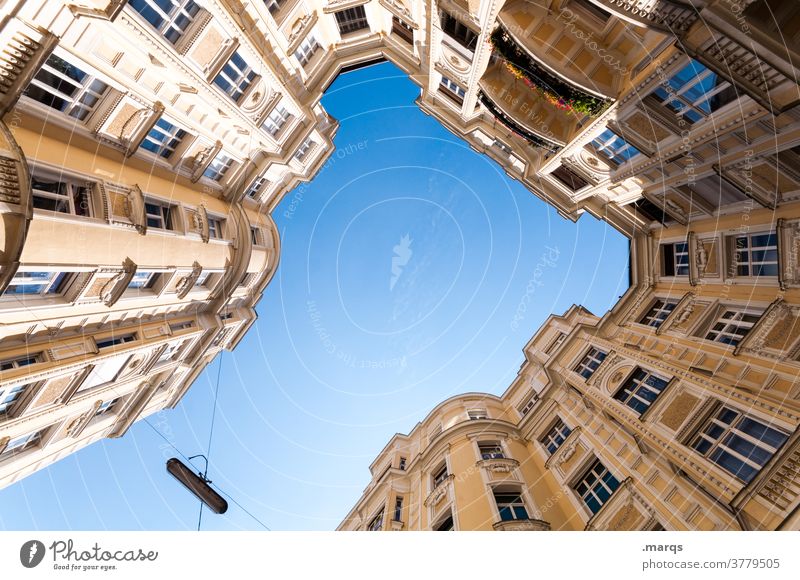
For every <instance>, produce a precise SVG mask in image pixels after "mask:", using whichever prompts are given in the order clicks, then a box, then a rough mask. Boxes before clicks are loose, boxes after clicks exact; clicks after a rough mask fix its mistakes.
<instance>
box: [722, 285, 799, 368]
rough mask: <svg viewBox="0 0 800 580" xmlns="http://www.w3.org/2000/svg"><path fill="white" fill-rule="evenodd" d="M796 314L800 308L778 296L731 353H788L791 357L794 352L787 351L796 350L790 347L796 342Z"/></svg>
mask: <svg viewBox="0 0 800 580" xmlns="http://www.w3.org/2000/svg"><path fill="white" fill-rule="evenodd" d="M798 316H800V309H798V308H793V307H792V306H790V305H789V304H787V303H786V302H784V300H783V298H778V299H777V300H775V301H774V302H773V303H772V304H770V305H769V306H768V307H767V309H766V310H765V311H764V314H762V315H761V318H759V319H758V321H757V322H756V323H755V325H753V328H751V329H750V332H748V333H747V335H746V336H745V337H744V339H742V341H741V342H740V343H739V344H738V345H736V350H734V351H733V354H734V355H739V354H741V353H754V354H761V355H764V356H769V357H771V358H783V357H785V356H787V354H788V356H790V357H791V356H792V355H793V354H794V353H793V352H789V351H794V350H796V349H793V348H792V346H793V345H792V343H794V342H797V340H796V338H795V337H796V335H797V331H796V327H797V325H798ZM765 349H769V350H772V351H773V352H772V353H770V352H769V350H765Z"/></svg>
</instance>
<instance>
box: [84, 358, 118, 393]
mask: <svg viewBox="0 0 800 580" xmlns="http://www.w3.org/2000/svg"><path fill="white" fill-rule="evenodd" d="M131 356H132V355H130V354H128V353H125V354H118V355H116V356H112V357H110V358H107V359H105V360H103V361H100V362H98V363H97V364H95V365H93V366H92V370H91V371H90V372H89V374H88V375H87V376H86V378H85V379H84V380H83V382H82V383H81V386H80V387H78V390H77V391H76V392H78V393H79V392H81V391H86V390H88V389H91V388H94V387H97V386H99V385H105V384H107V383H110V382H112V381H113V380H114V379H116V378H117V375H119V373H120V371H122V369H124V368H125V366H126V365H127V364H128V360H130V359H131Z"/></svg>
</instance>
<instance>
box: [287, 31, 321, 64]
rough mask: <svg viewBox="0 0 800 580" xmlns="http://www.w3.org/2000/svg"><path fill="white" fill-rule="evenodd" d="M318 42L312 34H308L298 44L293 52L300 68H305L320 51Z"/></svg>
mask: <svg viewBox="0 0 800 580" xmlns="http://www.w3.org/2000/svg"><path fill="white" fill-rule="evenodd" d="M320 48H321V47H320V45H319V42H317V38H316V37H315V36H314V35H313V34H309V35H308V36H306V37H305V38H304V39H303V42H301V43H300V46H298V47H297V49H296V50H295V51H294V57H295V58H296V59H297V61H298V62H299V63H300V66H302V67H305V66H306V65H307V64H308V63H309V62H311V59H312V58H313V57H314V53H316V52H317V50H318V49H320Z"/></svg>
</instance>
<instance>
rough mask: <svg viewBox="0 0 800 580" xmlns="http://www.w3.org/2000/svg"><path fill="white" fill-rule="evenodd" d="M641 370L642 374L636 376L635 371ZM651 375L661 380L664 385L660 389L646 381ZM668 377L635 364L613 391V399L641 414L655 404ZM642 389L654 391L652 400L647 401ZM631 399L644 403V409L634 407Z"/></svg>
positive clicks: (668, 380)
mask: <svg viewBox="0 0 800 580" xmlns="http://www.w3.org/2000/svg"><path fill="white" fill-rule="evenodd" d="M639 372H642V373H644V375H643V376H641V377H637V376H636V375H637V373H639ZM651 377H653V378H654V379H656V380H658V381H660V382H663V383H664V385H663V386H662V387H661V389H658V388H656V387H654V386H653V385H651V384H650V383H648V382H647V381H648V380H649V379H650V378H651ZM670 380H671V379H670V378H668V377H665V376H663V375H661V374H659V373H654V372H653V371H651V370H649V369H646V368H644V367H640V366H637V367H635V368H634V369H633V371H632V372H631V374H630V375H629V376H628V377H627V378H626V379H625V380H624V381H623V383H622V384H621V385H620V386H619V388H618V389H617V390H616V391H615V392H614V400H616V401H619V402H620V403H622V404H623V405H625V406H626V407H628V408H630V409H633V410H634V411H637V412H638V413H639V414H640V415H643V414H644V413H645V412H646V411H647V410H648V409H650V407H651V406H652V405H653V404H655V402H656V401H657V400H658V398H659V397H660V396H661V395H662V394H663V392H664V391H665V390H666V389H667V387H668V386H669V382H670ZM642 391H649V392H651V393H654V396H653V400H652V401H648V400H647V399H646V398H643V397H642V396H641V392H642ZM632 401H638V402H639V404H640V405H644V409H641V410H640V409H638V408H637V407H634V406H633V405H631V404H630V403H631V402H632Z"/></svg>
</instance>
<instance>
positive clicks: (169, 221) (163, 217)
mask: <svg viewBox="0 0 800 580" xmlns="http://www.w3.org/2000/svg"><path fill="white" fill-rule="evenodd" d="M144 205H145V221H146V222H147V227H148V228H155V229H158V230H165V231H172V230H174V229H175V224H174V221H175V220H174V219H173V218H174V217H175V216H174V215H173V211H172V210H173V208H174V207H175V206H174V205H173V204H171V203H169V202H168V201H162V200H160V199H154V198H152V197H145V199H144ZM148 205H151V206H154V207H158V213H155V212H154V210H153V209H151V208H148V207H147V206H148ZM151 220H152V221H153V222H154V223H150V221H151ZM156 223H158V224H160V225H155V224H156Z"/></svg>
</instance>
